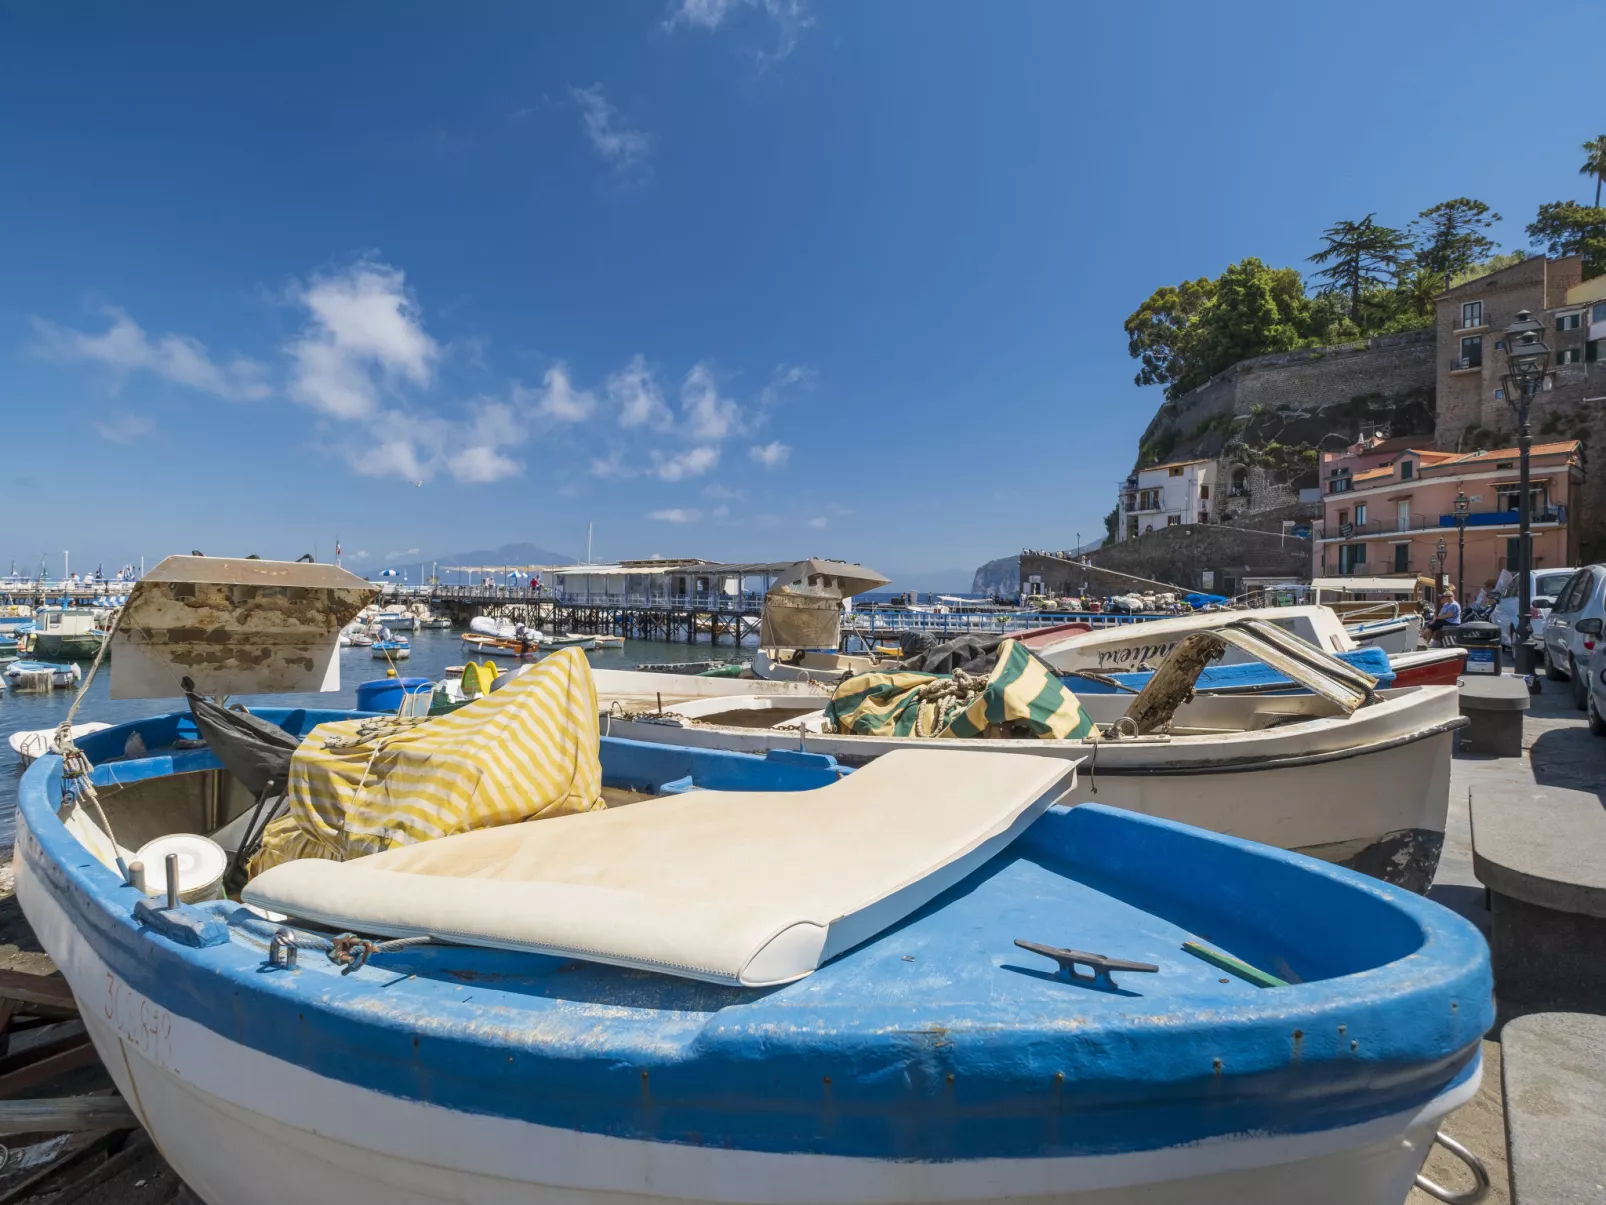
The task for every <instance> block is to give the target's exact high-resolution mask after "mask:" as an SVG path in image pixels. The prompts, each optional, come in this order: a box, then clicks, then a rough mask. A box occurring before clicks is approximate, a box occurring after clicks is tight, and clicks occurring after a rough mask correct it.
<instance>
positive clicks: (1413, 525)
mask: <svg viewBox="0 0 1606 1205" xmlns="http://www.w3.org/2000/svg"><path fill="white" fill-rule="evenodd" d="M1401 523H1402V520H1401V519H1400V518H1399V516H1398V515H1396V516H1395V517H1394V518H1392V519H1368V520H1367V521H1366V522H1365V523H1321V524H1317V525H1316V529H1315V531H1316V538H1317V539H1318V540H1348V539H1359V538H1361V537H1363V536H1385V535H1393V534H1396V533H1398V532H1407V531H1436V530H1437V529H1438V526H1439V520H1438V517H1437V516H1435V515H1423V514H1418V513H1416V512H1412V513H1411V514H1410V515H1409V516H1408V517H1407V518H1406V519H1405V520H1403V523H1404V526H1402V525H1401Z"/></svg>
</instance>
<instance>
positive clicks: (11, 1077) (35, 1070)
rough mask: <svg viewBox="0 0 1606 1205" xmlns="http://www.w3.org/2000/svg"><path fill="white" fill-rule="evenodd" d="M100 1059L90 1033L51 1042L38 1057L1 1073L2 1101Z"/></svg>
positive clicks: (42, 1049) (0, 1089)
mask: <svg viewBox="0 0 1606 1205" xmlns="http://www.w3.org/2000/svg"><path fill="white" fill-rule="evenodd" d="M29 1053H30V1054H32V1053H33V1052H32V1051H30V1052H29ZM19 1057H27V1056H19ZM99 1061H100V1056H99V1055H98V1054H96V1053H95V1044H94V1043H93V1042H92V1041H90V1039H89V1035H88V1034H76V1035H74V1036H73V1037H72V1038H69V1039H65V1040H64V1044H61V1045H57V1044H55V1043H51V1044H49V1045H46V1046H44V1047H41V1048H40V1051H39V1053H38V1057H36V1058H34V1059H32V1061H30V1062H27V1063H24V1064H23V1065H22V1066H20V1067H17V1068H16V1069H15V1070H12V1071H7V1072H6V1073H5V1074H4V1075H0V1104H3V1103H5V1098H7V1097H11V1096H15V1095H16V1094H17V1093H19V1092H27V1091H28V1090H29V1089H32V1088H37V1087H38V1086H39V1085H40V1084H44V1083H48V1082H49V1081H51V1080H53V1079H55V1078H56V1076H58V1075H62V1074H65V1073H66V1072H68V1071H76V1070H77V1069H78V1068H80V1067H87V1066H89V1065H90V1064H91V1063H97V1062H99ZM13 1132H15V1131H13Z"/></svg>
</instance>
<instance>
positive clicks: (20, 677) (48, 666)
mask: <svg viewBox="0 0 1606 1205" xmlns="http://www.w3.org/2000/svg"><path fill="white" fill-rule="evenodd" d="M83 676H84V671H83V670H81V669H79V668H78V666H77V665H75V664H74V663H72V662H70V661H69V662H55V661H30V660H26V659H18V660H14V661H11V662H9V663H7V665H6V667H5V668H4V669H3V670H0V677H3V678H5V680H6V685H7V686H8V687H10V688H11V689H12V690H16V691H32V690H65V689H68V688H71V687H74V686H77V685H78V683H79V681H80V680H82V678H83Z"/></svg>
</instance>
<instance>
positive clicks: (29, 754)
mask: <svg viewBox="0 0 1606 1205" xmlns="http://www.w3.org/2000/svg"><path fill="white" fill-rule="evenodd" d="M110 727H111V725H110V724H103V723H100V722H99V721H98V720H91V721H89V722H88V723H84V724H74V725H73V726H72V739H73V740H77V739H78V738H79V737H81V736H88V735H89V734H90V733H92V732H99V731H101V730H102V729H103V728H110ZM7 743H8V744H9V745H10V746H11V751H12V752H13V753H15V754H16V755H17V761H18V762H19V763H21V764H22V765H24V766H31V765H33V763H34V762H35V761H37V760H38V759H39V758H41V757H43V756H44V755H45V754H46V753H57V754H59V753H60V752H61V747H60V746H59V745H58V744H57V742H56V729H54V728H35V729H32V730H30V731H25V732H13V733H12V734H11V736H10V738H9V739H8V741H7Z"/></svg>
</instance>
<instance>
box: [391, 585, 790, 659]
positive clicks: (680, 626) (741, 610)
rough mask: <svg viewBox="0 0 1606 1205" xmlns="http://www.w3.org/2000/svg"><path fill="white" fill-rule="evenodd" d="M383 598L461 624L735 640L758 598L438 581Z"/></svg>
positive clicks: (745, 632)
mask: <svg viewBox="0 0 1606 1205" xmlns="http://www.w3.org/2000/svg"><path fill="white" fill-rule="evenodd" d="M382 601H384V602H387V603H388V602H397V603H412V602H422V603H426V604H428V606H429V608H430V610H431V611H433V612H435V613H436V614H442V615H450V616H451V617H452V619H453V621H454V622H456V623H459V624H466V623H467V622H468V620H469V619H471V618H473V617H474V616H476V615H486V616H489V617H491V618H493V619H511V620H512V621H513V622H515V623H522V624H527V625H528V626H530V627H533V628H539V629H541V630H542V631H548V632H575V633H578V634H581V635H586V636H594V635H614V636H623V637H625V639H627V640H660V641H666V642H677V641H678V642H683V643H686V644H695V643H697V642H698V641H699V640H701V639H702V638H704V637H706V638H707V640H708V643H710V644H714V645H718V644H722V643H725V642H727V641H728V642H729V643H730V644H732V645H736V644H740V643H742V641H744V640H747V639H748V638H750V637H756V636H757V635H758V625H759V619H760V616H761V615H762V614H763V610H764V600H763V599H762V598H761V597H760V598H747V597H736V598H731V597H720V596H710V597H708V598H676V599H664V600H661V601H658V600H655V601H652V602H596V601H590V602H568V601H565V600H563V599H561V598H558V597H556V596H555V595H553V594H552V593H551V592H549V591H543V590H520V589H516V588H514V589H510V588H507V587H489V588H486V587H477V586H439V587H436V588H434V589H432V590H413V591H401V590H398V591H395V592H394V593H392V594H389V595H387V596H386V598H385V599H384V600H382Z"/></svg>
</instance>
